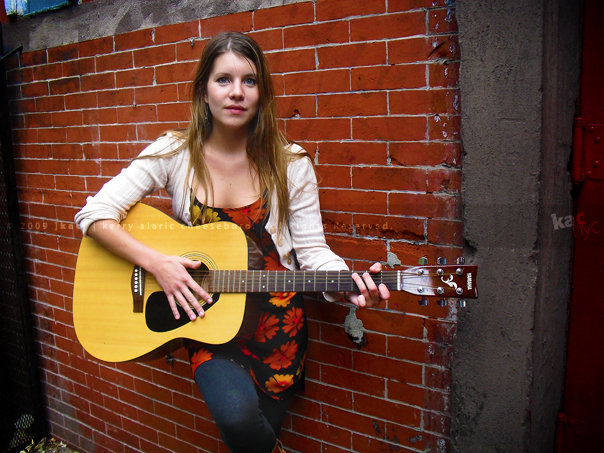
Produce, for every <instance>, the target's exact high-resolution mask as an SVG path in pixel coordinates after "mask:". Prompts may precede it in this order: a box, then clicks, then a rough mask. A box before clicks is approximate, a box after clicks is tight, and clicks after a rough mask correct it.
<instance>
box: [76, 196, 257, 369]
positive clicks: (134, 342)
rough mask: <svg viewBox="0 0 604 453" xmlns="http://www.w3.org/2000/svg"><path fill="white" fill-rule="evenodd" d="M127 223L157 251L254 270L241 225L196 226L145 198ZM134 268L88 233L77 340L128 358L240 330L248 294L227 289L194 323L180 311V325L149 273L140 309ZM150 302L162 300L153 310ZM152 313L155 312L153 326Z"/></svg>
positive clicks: (79, 279) (219, 339)
mask: <svg viewBox="0 0 604 453" xmlns="http://www.w3.org/2000/svg"><path fill="white" fill-rule="evenodd" d="M122 226H123V227H124V228H125V229H126V231H128V232H129V233H130V234H132V235H133V236H134V237H135V238H137V239H138V240H139V241H141V242H143V243H145V244H147V245H149V246H151V247H153V248H154V249H156V250H158V251H160V252H162V253H164V254H167V255H180V256H185V257H187V258H190V259H193V260H196V261H201V262H202V266H205V267H207V268H208V269H210V270H212V269H223V270H227V269H247V242H246V238H245V233H244V232H243V231H242V230H241V229H240V228H239V227H238V226H237V225H235V224H234V223H230V222H216V223H211V224H207V225H202V226H197V227H189V226H185V225H181V224H180V223H178V222H176V221H174V220H173V219H172V218H170V217H169V216H167V215H165V214H164V213H162V212H161V211H159V210H157V209H155V208H152V207H150V206H147V205H144V204H142V203H139V204H137V205H135V206H134V207H133V208H132V209H131V210H130V212H129V213H128V216H127V217H126V219H124V221H123V222H122ZM202 250H203V251H202ZM133 270H134V265H133V264H132V263H130V262H128V261H125V260H123V259H121V258H119V257H117V256H116V255H114V254H113V253H111V252H109V251H107V249H105V248H104V247H102V246H101V245H99V244H98V243H97V242H96V241H94V240H93V239H91V238H87V237H85V238H83V239H82V242H81V245H80V250H79V253H78V260H77V264H76V272H75V282H74V291H73V322H74V327H75V330H76V334H77V337H78V340H79V341H80V343H81V344H82V346H83V347H84V349H86V351H88V352H89V353H90V354H91V355H93V356H94V357H96V358H98V359H101V360H104V361H108V362H122V361H127V360H133V359H136V358H139V357H141V356H143V355H145V354H147V353H149V352H151V351H153V350H155V349H157V348H159V347H160V346H162V345H164V344H166V343H168V342H170V341H171V340H175V339H179V338H188V339H192V340H196V341H200V342H204V343H212V344H220V343H226V342H228V341H229V340H231V339H232V338H233V337H234V336H235V335H236V334H237V332H238V331H239V328H240V326H241V322H242V320H243V314H244V311H245V298H246V294H245V293H228V294H227V293H224V294H220V295H219V298H220V302H219V303H215V304H212V305H211V306H210V307H209V308H208V309H207V310H206V314H205V316H204V317H203V318H198V319H197V320H195V321H193V322H191V321H188V318H186V316H182V314H181V321H182V322H180V323H176V321H175V320H174V316H173V315H172V312H171V311H170V309H169V307H168V303H167V300H164V299H165V295H164V294H163V292H162V290H161V288H160V286H159V285H158V284H157V282H156V281H155V279H154V278H153V276H152V275H150V274H148V275H147V276H146V279H145V285H144V294H143V296H142V302H143V306H142V310H140V307H139V309H138V310H137V309H136V308H135V306H136V304H135V303H133V290H132V288H133V285H132V282H131V278H132V273H133ZM214 299H216V297H214ZM150 300H151V301H155V308H153V313H152V314H150V311H151V310H150V305H149V304H150V303H151V302H150ZM182 313H184V312H182ZM149 317H151V318H153V322H152V324H153V327H152V328H150V322H149Z"/></svg>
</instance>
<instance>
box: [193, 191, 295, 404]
mask: <svg viewBox="0 0 604 453" xmlns="http://www.w3.org/2000/svg"><path fill="white" fill-rule="evenodd" d="M268 214H269V213H268V210H267V205H266V201H265V199H264V197H262V198H259V199H258V200H256V202H254V203H252V204H251V205H248V206H243V207H241V208H235V209H226V208H213V207H204V206H203V204H202V203H200V202H199V201H198V200H197V199H196V198H194V200H193V202H192V203H191V220H192V223H193V225H199V224H203V223H210V222H218V221H229V222H233V223H236V224H237V225H239V226H240V227H241V228H242V229H243V231H244V232H245V234H246V238H247V241H248V268H249V269H265V270H286V268H285V267H284V266H283V265H282V264H281V262H280V261H279V254H278V252H277V249H276V247H275V244H274V243H273V240H272V238H271V236H270V234H269V233H268V232H267V231H266V229H265V225H266V222H267V220H268ZM306 342H307V327H306V317H305V315H304V299H303V297H302V295H301V294H297V293H295V292H277V293H248V295H247V298H246V308H245V314H244V320H243V325H242V327H241V329H240V330H239V333H238V334H237V336H236V337H235V338H234V339H233V340H231V341H230V342H229V343H226V344H224V345H209V344H204V343H197V342H189V343H188V344H187V349H188V350H189V358H190V361H191V368H192V370H193V373H195V370H196V369H197V367H198V366H199V365H201V364H202V363H205V362H207V361H209V360H213V359H215V358H218V357H221V358H227V359H229V360H233V361H235V362H236V363H238V364H240V365H241V366H243V367H245V368H246V369H247V370H248V372H249V373H250V376H251V377H252V379H253V380H254V382H255V383H256V385H257V386H258V387H259V388H260V389H261V390H262V391H263V392H264V393H266V394H267V395H268V396H270V397H272V398H274V399H278V400H281V399H285V398H287V397H289V396H290V395H291V393H292V392H293V391H294V390H295V388H296V387H297V385H296V384H298V383H300V382H301V380H302V378H303V370H304V359H305V356H306Z"/></svg>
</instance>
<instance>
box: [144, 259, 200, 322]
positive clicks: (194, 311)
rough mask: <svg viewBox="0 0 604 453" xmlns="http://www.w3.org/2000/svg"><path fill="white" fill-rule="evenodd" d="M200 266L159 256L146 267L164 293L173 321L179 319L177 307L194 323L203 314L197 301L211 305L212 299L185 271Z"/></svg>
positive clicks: (184, 260)
mask: <svg viewBox="0 0 604 453" xmlns="http://www.w3.org/2000/svg"><path fill="white" fill-rule="evenodd" d="M200 264H201V263H200V262H199V261H192V260H190V259H187V258H184V257H182V256H168V255H161V256H160V258H159V259H157V260H154V262H153V263H152V264H151V265H149V266H147V270H148V271H149V272H151V273H152V274H153V276H154V277H155V280H156V281H157V283H159V285H160V286H161V287H162V289H163V290H164V292H165V293H166V296H167V298H168V303H169V304H170V309H171V310H172V313H173V314H174V318H175V319H179V318H180V313H179V311H178V305H180V306H181V307H182V309H183V310H184V311H185V313H186V314H187V316H188V317H189V319H190V320H191V321H194V320H195V319H197V317H198V316H199V317H203V316H204V314H205V313H204V310H203V308H202V306H201V304H200V303H199V300H202V301H203V302H206V303H212V297H211V296H210V295H209V294H208V292H207V291H206V290H205V289H203V288H202V287H201V285H199V283H197V282H196V281H195V280H194V279H193V277H191V275H190V274H189V272H188V271H187V269H197V268H198V267H199V266H200Z"/></svg>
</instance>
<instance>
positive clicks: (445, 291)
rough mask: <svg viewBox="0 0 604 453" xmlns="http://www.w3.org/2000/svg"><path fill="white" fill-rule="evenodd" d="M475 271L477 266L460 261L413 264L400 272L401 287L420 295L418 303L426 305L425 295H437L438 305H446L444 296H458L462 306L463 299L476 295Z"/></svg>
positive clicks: (475, 296) (473, 297)
mask: <svg viewBox="0 0 604 453" xmlns="http://www.w3.org/2000/svg"><path fill="white" fill-rule="evenodd" d="M443 261H444V260H439V262H441V263H442V262H443ZM460 261H461V262H463V261H462V260H460ZM477 271H478V266H474V265H471V266H470V265H465V264H462V263H460V264H454V265H446V264H444V263H442V264H437V265H435V266H415V267H411V268H407V269H405V271H404V272H403V273H402V274H403V277H402V279H401V280H402V281H401V289H402V290H403V291H406V292H408V293H411V294H415V295H418V296H420V297H421V299H420V302H419V303H420V305H427V303H428V301H427V299H426V297H439V298H440V300H439V305H446V300H445V299H446V298H458V299H462V301H460V302H463V303H461V304H460V305H461V306H463V305H465V299H475V298H477V297H478V289H477V286H476V282H477V280H476V274H477Z"/></svg>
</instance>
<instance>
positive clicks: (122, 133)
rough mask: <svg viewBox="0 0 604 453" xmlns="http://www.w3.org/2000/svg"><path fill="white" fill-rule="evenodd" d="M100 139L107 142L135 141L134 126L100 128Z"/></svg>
mask: <svg viewBox="0 0 604 453" xmlns="http://www.w3.org/2000/svg"><path fill="white" fill-rule="evenodd" d="M99 130H100V139H101V140H102V141H107V142H123V141H125V142H129V141H134V140H136V126H134V125H131V126H125V125H113V126H101V127H100V128H99Z"/></svg>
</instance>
